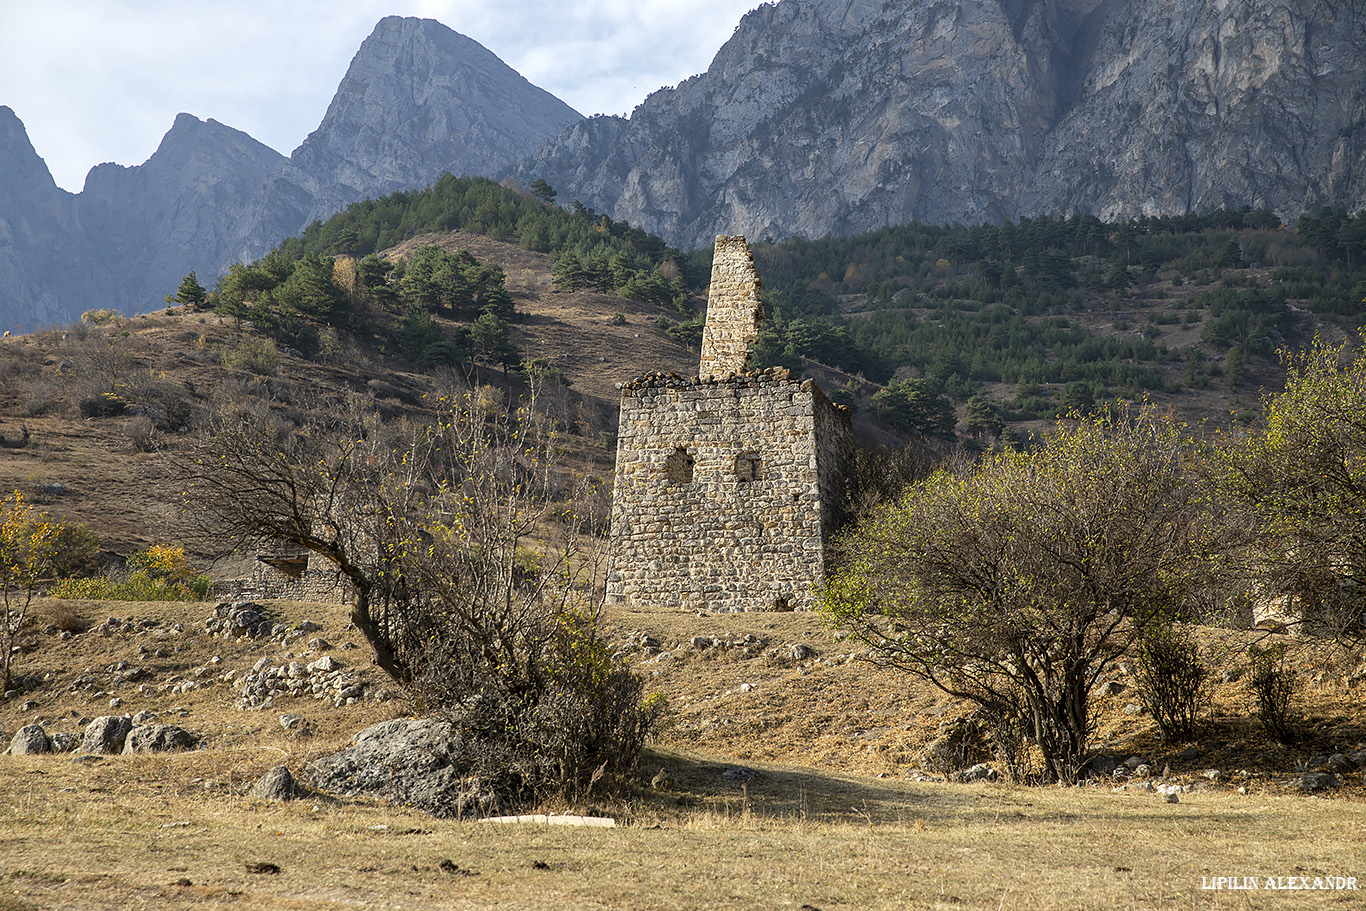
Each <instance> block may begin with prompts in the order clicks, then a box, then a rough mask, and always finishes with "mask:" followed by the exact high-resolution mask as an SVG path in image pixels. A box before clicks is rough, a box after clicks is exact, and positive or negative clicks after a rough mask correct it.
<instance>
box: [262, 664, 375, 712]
mask: <svg viewBox="0 0 1366 911" xmlns="http://www.w3.org/2000/svg"><path fill="white" fill-rule="evenodd" d="M241 685H242V687H241V691H240V697H239V698H238V700H237V707H238V708H239V709H261V708H267V707H270V706H273V705H274V704H275V700H276V699H279V698H283V697H285V696H294V697H299V696H311V697H313V698H314V699H327V700H330V701H331V702H332V704H333V705H334V706H336V707H338V708H340V707H341V706H343V705H353V704H355V702H356V701H357V700H360V699H364V698H365V695H366V692H367V690H366V685H365V683H364V682H363V681H361V680H359V679H357V678H356V677H355V676H354V675H353V674H352V673H351V671H350V670H349V669H348V668H347V667H346V665H344V664H343V663H342V662H340V661H338V660H337V659H335V658H333V657H332V656H331V655H323V656H322V657H321V658H319V659H317V660H316V661H313V662H311V663H309V664H304V663H303V662H302V661H290V662H288V663H286V664H279V665H274V666H272V665H271V662H270V659H269V658H261V659H260V660H258V661H257V662H256V664H254V665H252V669H251V670H250V671H248V672H247V673H246V674H244V675H243V676H242V678H241Z"/></svg>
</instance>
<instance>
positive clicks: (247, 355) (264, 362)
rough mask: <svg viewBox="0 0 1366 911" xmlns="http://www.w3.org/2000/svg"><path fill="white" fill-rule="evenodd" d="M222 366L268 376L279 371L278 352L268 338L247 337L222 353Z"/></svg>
mask: <svg viewBox="0 0 1366 911" xmlns="http://www.w3.org/2000/svg"><path fill="white" fill-rule="evenodd" d="M223 366H224V367H227V368H229V369H231V370H249V371H251V372H252V373H256V374H260V375H261V376H270V375H273V374H274V373H275V372H276V371H277V370H279V369H280V350H279V349H278V348H276V347H275V343H274V342H272V341H271V340H270V339H268V338H258V337H257V336H254V335H249V336H247V337H246V338H244V339H242V340H241V341H240V342H238V343H237V344H236V345H235V346H233V347H232V348H229V349H228V350H227V351H224V352H223Z"/></svg>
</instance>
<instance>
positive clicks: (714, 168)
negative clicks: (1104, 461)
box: [516, 0, 1366, 247]
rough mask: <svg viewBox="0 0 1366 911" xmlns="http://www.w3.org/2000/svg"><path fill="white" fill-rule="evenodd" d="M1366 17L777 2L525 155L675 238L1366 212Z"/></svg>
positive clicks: (1250, 9) (1088, 2) (532, 170)
mask: <svg viewBox="0 0 1366 911" xmlns="http://www.w3.org/2000/svg"><path fill="white" fill-rule="evenodd" d="M1362 59H1366V10H1364V9H1362V8H1361V7H1360V5H1359V4H1350V5H1349V4H1341V3H1335V2H1329V0H1303V2H1289V0H1282V2H1266V0H1052V2H1038V0H901V2H895V0H894V2H889V3H886V4H883V3H879V2H872V0H784V2H782V3H779V4H777V5H773V6H765V7H760V8H759V9H757V10H755V11H754V12H752V13H750V14H749V15H747V16H746V17H745V18H744V20H743V21H742V22H741V25H740V27H739V28H738V29H737V30H736V33H735V35H734V36H733V37H732V39H731V40H730V41H729V42H728V43H727V44H726V45H725V46H724V47H723V48H722V49H721V51H720V53H718V54H717V56H716V59H715V60H714V61H713V62H712V65H711V67H710V69H709V70H708V71H707V73H705V74H704V75H702V76H698V77H695V78H693V79H690V80H687V81H686V82H684V83H682V84H681V85H679V86H678V87H677V88H676V89H666V90H663V91H660V92H656V93H655V94H653V95H651V96H650V97H649V98H648V99H646V101H645V103H644V104H642V105H641V106H640V107H639V108H637V110H636V111H635V112H634V113H633V114H632V116H631V119H630V120H629V121H623V120H620V119H610V120H609V119H606V118H604V119H603V120H606V121H608V122H606V123H600V124H599V125H598V126H596V127H593V128H591V129H590V128H588V127H587V126H586V125H585V124H579V125H576V126H575V127H573V128H571V129H570V130H569V131H567V132H566V133H565V134H563V135H562V136H560V137H559V138H557V139H556V141H555V142H553V143H551V144H548V145H547V146H543V147H542V148H541V149H540V150H538V151H537V153H536V154H535V156H534V157H533V158H532V159H530V160H529V161H527V162H526V163H524V164H523V165H521V166H520V167H519V168H518V169H517V171H516V174H517V176H518V177H519V178H522V179H524V180H530V179H534V178H535V177H544V178H545V179H547V180H549V181H550V182H551V183H552V184H553V185H555V186H556V188H557V189H559V190H560V193H561V198H565V199H569V198H578V199H580V200H582V201H583V202H584V203H585V204H587V205H590V206H592V207H594V208H596V209H599V210H601V211H605V212H608V213H611V214H612V215H613V217H615V218H618V219H623V220H626V221H630V222H632V223H633V224H638V225H640V226H642V227H644V228H646V229H648V230H651V231H655V232H658V233H660V234H661V235H663V236H664V237H666V238H668V239H669V240H670V241H672V242H673V243H675V244H677V245H680V246H685V247H692V246H699V245H703V244H705V243H708V242H710V239H711V238H712V237H713V236H714V235H716V234H719V233H723V234H731V233H743V234H748V235H749V236H751V237H764V236H772V237H775V238H776V237H784V236H789V235H794V234H795V235H805V236H812V237H815V236H820V235H824V234H828V233H849V232H853V231H860V230H868V229H872V228H876V227H881V226H884V225H890V224H899V223H902V222H905V221H908V220H911V219H918V220H921V221H928V222H950V221H962V222H968V223H971V222H977V221H999V220H1002V219H1006V218H1017V217H1020V216H1026V215H1035V214H1041V213H1068V212H1088V213H1095V214H1099V215H1101V216H1103V217H1106V218H1122V217H1129V216H1134V215H1140V214H1157V213H1172V214H1175V213H1183V212H1189V211H1202V210H1209V209H1214V208H1218V207H1222V206H1232V207H1237V206H1241V205H1252V206H1265V207H1267V208H1271V209H1273V210H1275V211H1276V212H1278V213H1279V214H1280V215H1281V216H1282V217H1286V218H1289V217H1294V216H1296V215H1298V214H1299V213H1300V212H1301V211H1303V210H1305V209H1306V208H1316V207H1317V206H1319V205H1323V204H1337V205H1346V206H1348V207H1349V208H1358V207H1360V206H1361V205H1363V204H1366V119H1363V117H1362V115H1361V113H1360V112H1361V111H1362V110H1363V102H1366V68H1362V67H1361V66H1360V65H1359V62H1360V61H1361V60H1362Z"/></svg>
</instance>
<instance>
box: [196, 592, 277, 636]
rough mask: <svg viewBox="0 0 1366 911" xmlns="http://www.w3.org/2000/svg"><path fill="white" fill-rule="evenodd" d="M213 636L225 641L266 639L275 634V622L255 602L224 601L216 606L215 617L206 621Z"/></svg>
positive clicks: (205, 623)
mask: <svg viewBox="0 0 1366 911" xmlns="http://www.w3.org/2000/svg"><path fill="white" fill-rule="evenodd" d="M204 629H205V630H207V631H208V633H209V635H211V636H221V637H223V638H224V639H240V638H242V637H243V636H245V637H246V638H248V639H265V638H267V637H269V636H270V635H271V634H272V633H274V632H275V622H274V621H273V620H271V619H270V617H268V616H267V615H266V609H265V608H264V607H263V606H261V605H260V604H257V603H256V602H255V601H223V602H220V603H218V604H216V605H214V609H213V615H212V616H211V617H209V619H208V620H206V621H204Z"/></svg>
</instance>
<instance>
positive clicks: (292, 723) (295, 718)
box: [280, 712, 306, 731]
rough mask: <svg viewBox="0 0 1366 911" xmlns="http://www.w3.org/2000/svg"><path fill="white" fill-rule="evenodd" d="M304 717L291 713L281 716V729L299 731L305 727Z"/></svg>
mask: <svg viewBox="0 0 1366 911" xmlns="http://www.w3.org/2000/svg"><path fill="white" fill-rule="evenodd" d="M305 723H306V722H305V721H304V716H303V715H300V714H298V713H296V712H290V713H288V714H285V715H281V716H280V727H282V728H284V729H285V730H286V731H298V730H301V729H302V728H303V727H304V726H305Z"/></svg>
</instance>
